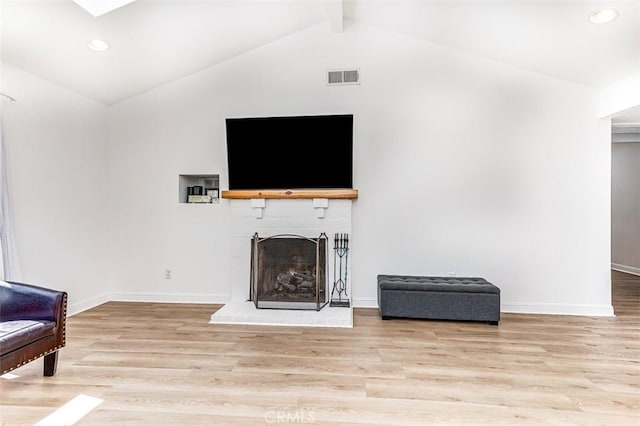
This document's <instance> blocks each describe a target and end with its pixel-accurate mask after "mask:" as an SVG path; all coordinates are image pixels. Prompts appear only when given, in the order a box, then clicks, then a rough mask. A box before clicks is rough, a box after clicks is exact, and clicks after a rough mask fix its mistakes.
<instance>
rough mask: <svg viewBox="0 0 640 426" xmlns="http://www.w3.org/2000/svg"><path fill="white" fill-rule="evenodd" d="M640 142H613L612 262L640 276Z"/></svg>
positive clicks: (615, 266) (619, 267) (622, 269)
mask: <svg viewBox="0 0 640 426" xmlns="http://www.w3.org/2000/svg"><path fill="white" fill-rule="evenodd" d="M639 182H640V143H614V144H612V158H611V262H612V264H613V267H614V268H615V269H618V270H621V271H625V272H630V273H633V274H637V275H640V185H638V183H639Z"/></svg>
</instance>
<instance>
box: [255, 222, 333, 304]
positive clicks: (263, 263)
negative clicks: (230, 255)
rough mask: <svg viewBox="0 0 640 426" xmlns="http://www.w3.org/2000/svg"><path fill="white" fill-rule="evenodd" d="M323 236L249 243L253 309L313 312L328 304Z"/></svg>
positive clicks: (279, 237)
mask: <svg viewBox="0 0 640 426" xmlns="http://www.w3.org/2000/svg"><path fill="white" fill-rule="evenodd" d="M327 247H328V244H327V236H326V235H325V234H324V233H322V234H320V236H319V237H317V238H308V237H304V236H301V235H293V234H279V235H273V236H270V237H265V238H261V237H259V236H258V233H255V234H254V236H253V238H252V240H251V279H250V291H249V294H250V300H252V301H253V302H254V304H255V306H256V308H267V309H309V310H311V309H313V310H316V311H319V310H320V309H322V308H323V307H324V306H325V305H326V304H327V303H328V302H329V301H328V293H327V272H326V270H327V251H328V248H327Z"/></svg>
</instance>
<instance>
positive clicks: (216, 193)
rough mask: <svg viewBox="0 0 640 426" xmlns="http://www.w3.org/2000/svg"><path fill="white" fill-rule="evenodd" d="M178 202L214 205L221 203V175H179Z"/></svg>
mask: <svg viewBox="0 0 640 426" xmlns="http://www.w3.org/2000/svg"><path fill="white" fill-rule="evenodd" d="M178 202H179V203H187V204H212V203H219V202H220V175H208V174H198V175H196V174H189V175H186V174H185V175H178Z"/></svg>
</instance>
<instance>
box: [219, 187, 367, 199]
mask: <svg viewBox="0 0 640 426" xmlns="http://www.w3.org/2000/svg"><path fill="white" fill-rule="evenodd" d="M222 198H228V199H235V200H246V199H251V198H271V199H273V198H280V199H287V198H290V199H301V198H332V199H350V200H355V199H356V198H358V190H357V189H257V190H235V191H222Z"/></svg>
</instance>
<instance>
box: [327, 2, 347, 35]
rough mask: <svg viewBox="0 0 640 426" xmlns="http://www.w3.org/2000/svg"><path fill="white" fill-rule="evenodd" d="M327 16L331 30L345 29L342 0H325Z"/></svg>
mask: <svg viewBox="0 0 640 426" xmlns="http://www.w3.org/2000/svg"><path fill="white" fill-rule="evenodd" d="M325 5H326V9H327V16H328V17H329V22H330V23H331V31H332V32H334V33H341V32H342V29H343V22H344V14H343V12H342V0H325Z"/></svg>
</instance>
